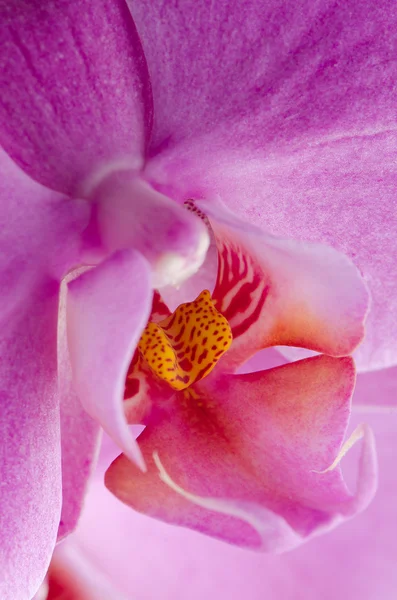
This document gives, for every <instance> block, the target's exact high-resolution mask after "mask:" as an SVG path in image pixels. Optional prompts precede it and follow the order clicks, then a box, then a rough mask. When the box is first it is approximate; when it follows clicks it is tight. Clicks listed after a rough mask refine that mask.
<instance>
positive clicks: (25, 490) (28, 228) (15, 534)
mask: <svg viewBox="0 0 397 600" xmlns="http://www.w3.org/2000/svg"><path fill="white" fill-rule="evenodd" d="M0 171H1V173H0V198H1V202H0V232H1V233H0V256H1V259H0V280H1V281H0V287H1V310H0V321H1V327H0V331H1V335H0V347H1V366H0V370H1V377H0V381H1V390H0V395H1V414H0V438H1V460H0V466H1V477H0V479H1V494H0V521H1V525H0V532H1V533H0V555H1V557H0V563H1V572H2V576H1V578H0V597H1V598H4V600H15V598H18V599H21V600H30V598H31V597H32V596H33V595H34V593H35V592H36V591H37V588H38V587H39V585H40V583H41V581H42V580H43V577H44V575H45V572H46V570H47V567H48V563H49V560H50V557H51V553H52V550H53V547H54V544H55V540H56V532H57V529H58V524H59V518H60V509H61V456H60V453H61V446H60V427H59V401H58V390H57V318H58V290H59V280H60V279H61V278H62V276H63V275H64V273H65V272H66V271H67V270H68V269H69V268H70V267H71V266H72V265H73V263H74V261H75V260H76V259H77V258H78V239H77V238H78V234H79V232H80V231H81V229H82V228H83V227H84V226H85V225H86V222H87V213H86V207H85V206H84V205H83V204H81V203H79V202H71V201H69V200H68V199H67V198H64V197H62V196H60V195H59V194H57V193H54V192H50V191H48V190H46V189H44V188H42V186H40V185H39V184H36V183H35V182H33V181H32V180H30V179H29V178H28V177H27V176H26V175H25V174H24V173H23V172H22V171H20V169H19V168H18V167H17V166H16V165H15V164H14V163H13V162H12V161H11V160H10V159H9V158H8V157H7V156H6V155H4V154H3V153H1V154H0ZM33 257H34V259H33Z"/></svg>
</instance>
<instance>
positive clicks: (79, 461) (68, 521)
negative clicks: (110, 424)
mask: <svg viewBox="0 0 397 600" xmlns="http://www.w3.org/2000/svg"><path fill="white" fill-rule="evenodd" d="M63 290H64V288H63ZM64 291H66V290H64ZM60 305H61V308H60V315H59V322H58V388H59V394H60V408H61V444H62V514H61V520H60V523H59V530H58V540H59V539H62V538H63V537H65V536H66V535H68V534H69V533H70V532H71V531H73V529H74V528H75V527H76V524H77V521H78V519H79V516H80V512H81V507H82V504H83V500H84V497H85V494H86V491H87V484H88V478H89V476H90V475H91V473H92V470H93V468H94V467H95V462H96V460H95V459H96V456H97V451H98V445H99V443H100V441H101V435H100V427H99V423H98V422H97V421H95V420H94V419H92V417H90V416H89V415H88V414H87V412H86V411H85V410H84V409H83V407H82V405H81V402H80V399H79V398H78V396H77V394H76V392H75V391H74V389H73V382H72V370H71V365H70V361H69V356H68V349H67V340H66V319H65V317H66V314H65V294H61V303H60Z"/></svg>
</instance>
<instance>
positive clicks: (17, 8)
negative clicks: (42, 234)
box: [0, 0, 152, 195]
mask: <svg viewBox="0 0 397 600" xmlns="http://www.w3.org/2000/svg"><path fill="white" fill-rule="evenodd" d="M0 23H1V26H0V39H1V41H2V43H3V51H2V53H1V59H0V73H1V75H0V77H1V82H0V85H1V89H2V99H1V101H0V115H1V123H2V126H1V132H0V142H1V143H2V145H3V146H4V148H5V149H6V150H7V152H8V153H9V154H10V155H11V156H12V157H13V158H14V159H15V160H16V161H17V162H18V163H19V164H20V165H21V166H22V168H23V169H25V170H26V171H27V172H28V173H29V174H30V175H31V176H32V177H34V178H35V179H37V180H38V181H40V182H41V183H44V184H45V185H47V186H48V187H51V188H53V189H56V190H60V191H62V192H64V193H70V192H72V193H74V194H77V195H81V190H82V189H83V186H84V183H85V182H86V180H87V178H90V177H91V176H92V175H94V174H95V172H96V171H98V170H101V169H103V168H107V165H108V163H109V162H111V163H117V164H120V163H123V164H124V163H127V164H128V165H129V166H130V167H132V166H135V167H136V168H139V167H140V166H141V163H142V155H143V152H144V146H145V141H146V139H147V136H148V135H149V134H150V126H151V110H152V108H151V91H150V84H149V81H148V76H147V70H146V62H145V58H144V56H143V53H142V49H141V45H140V41H139V37H138V34H137V32H136V29H135V26H134V23H133V21H132V19H131V16H130V14H129V12H128V9H127V7H126V6H125V3H124V2H123V0H116V1H113V0H100V1H98V2H95V4H93V3H92V2H91V1H90V0H78V1H77V2H73V3H70V2H65V1H63V0H55V1H54V2H51V3H48V2H44V3H41V2H20V1H19V0H12V1H11V2H9V1H8V0H6V1H2V2H1V3H0ZM104 56H105V58H104ZM21 82H23V85H22V84H21ZM77 188H78V189H79V192H80V193H79V192H78V191H77Z"/></svg>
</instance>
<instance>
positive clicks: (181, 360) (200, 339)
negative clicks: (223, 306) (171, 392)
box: [138, 290, 232, 390]
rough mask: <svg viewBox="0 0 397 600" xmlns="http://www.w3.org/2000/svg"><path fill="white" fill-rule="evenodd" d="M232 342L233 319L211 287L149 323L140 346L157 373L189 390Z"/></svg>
mask: <svg viewBox="0 0 397 600" xmlns="http://www.w3.org/2000/svg"><path fill="white" fill-rule="evenodd" d="M231 343H232V332H231V329H230V326H229V323H228V322H227V320H226V319H225V317H224V316H223V315H221V313H219V312H218V311H217V310H216V308H215V306H214V304H213V302H212V300H211V294H210V293H209V291H208V290H204V291H203V292H201V294H200V295H199V296H198V297H197V298H196V300H194V301H193V302H187V303H186V304H181V305H180V306H178V308H177V309H176V310H175V312H174V313H173V314H172V315H170V316H169V317H167V318H166V319H164V320H162V321H160V322H159V323H148V325H147V327H146V329H145V330H144V332H143V334H142V337H141V339H140V341H139V344H138V348H139V351H140V353H141V355H142V356H143V357H144V358H145V360H146V361H147V363H148V365H149V367H150V368H151V370H152V371H153V373H154V374H155V375H157V376H158V377H159V378H160V379H162V380H163V381H166V382H168V383H169V384H170V386H171V387H172V388H174V389H175V390H185V389H186V388H188V387H189V386H190V385H192V384H193V383H195V382H196V381H199V380H200V379H202V378H203V377H205V376H206V375H208V374H209V373H210V372H211V371H212V369H213V368H214V367H215V365H216V363H217V362H218V360H219V359H220V357H221V356H222V355H223V354H224V353H225V352H226V350H228V348H229V347H230V344H231Z"/></svg>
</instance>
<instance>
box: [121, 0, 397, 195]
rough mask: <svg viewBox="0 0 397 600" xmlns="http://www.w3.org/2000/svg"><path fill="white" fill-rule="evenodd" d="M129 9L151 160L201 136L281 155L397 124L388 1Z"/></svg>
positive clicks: (134, 2) (191, 0)
mask: <svg viewBox="0 0 397 600" xmlns="http://www.w3.org/2000/svg"><path fill="white" fill-rule="evenodd" d="M128 4H129V6H130V10H131V13H132V15H133V18H134V21H135V23H136V26H137V29H138V31H139V36H140V39H141V40H142V46H143V49H144V52H145V56H146V59H147V61H148V69H149V73H150V78H151V83H152V89H153V101H154V119H155V120H154V131H153V140H152V143H151V155H152V156H154V155H155V154H159V153H163V154H165V155H167V154H170V153H171V154H172V152H173V151H174V150H175V152H176V153H179V152H180V148H178V145H180V144H181V142H184V141H186V144H185V147H186V148H188V145H189V143H190V141H192V140H194V139H197V138H200V139H201V140H203V138H204V139H206V142H207V143H206V144H203V147H202V149H203V150H204V147H205V148H206V150H207V151H208V150H211V149H212V150H214V149H222V150H224V149H226V148H227V149H232V150H234V149H237V150H241V149H242V148H245V149H248V150H250V149H251V150H252V149H258V148H260V149H262V148H263V146H264V145H265V144H266V145H267V146H268V148H269V151H273V149H274V147H275V146H277V147H283V146H284V147H287V146H290V145H291V144H294V146H295V147H296V145H297V144H299V143H302V142H303V141H305V140H310V139H312V138H313V137H316V138H318V137H319V136H320V135H327V134H329V133H332V135H341V134H347V133H350V134H351V135H354V134H357V132H362V131H363V130H367V131H368V130H372V131H377V132H379V131H380V130H382V129H385V128H389V127H390V128H394V127H395V97H394V92H393V84H394V81H395V79H396V75H397V70H396V63H395V60H394V54H393V48H392V46H391V45H390V44H387V43H385V40H384V37H385V31H391V30H393V26H394V25H395V24H396V16H395V14H394V13H393V12H391V11H390V5H389V3H388V1H387V0H380V2H377V3H376V4H374V3H373V2H372V1H371V0H365V1H364V2H362V3H360V4H357V3H356V2H354V0H349V1H347V2H344V3H340V4H337V5H335V3H332V2H329V1H327V0H325V1H322V2H317V3H313V2H308V1H307V0H299V1H297V2H294V3H293V4H285V3H279V2H276V1H271V2H266V4H264V3H263V2H262V1H261V0H249V1H246V0H233V1H232V2H230V1H228V0H219V1H218V2H216V4H214V5H211V7H210V8H209V7H208V6H207V4H206V3H200V2H196V1H195V0H187V1H185V2H184V3H183V4H182V5H180V4H178V3H167V4H166V5H165V4H164V2H162V1H161V0H154V1H152V2H150V6H148V5H147V2H145V1H144V0H128ZM153 23H156V27H153ZM203 40H205V43H203ZM267 154H268V152H267ZM183 160H184V158H183V159H181V161H183ZM276 205H277V203H276Z"/></svg>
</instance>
